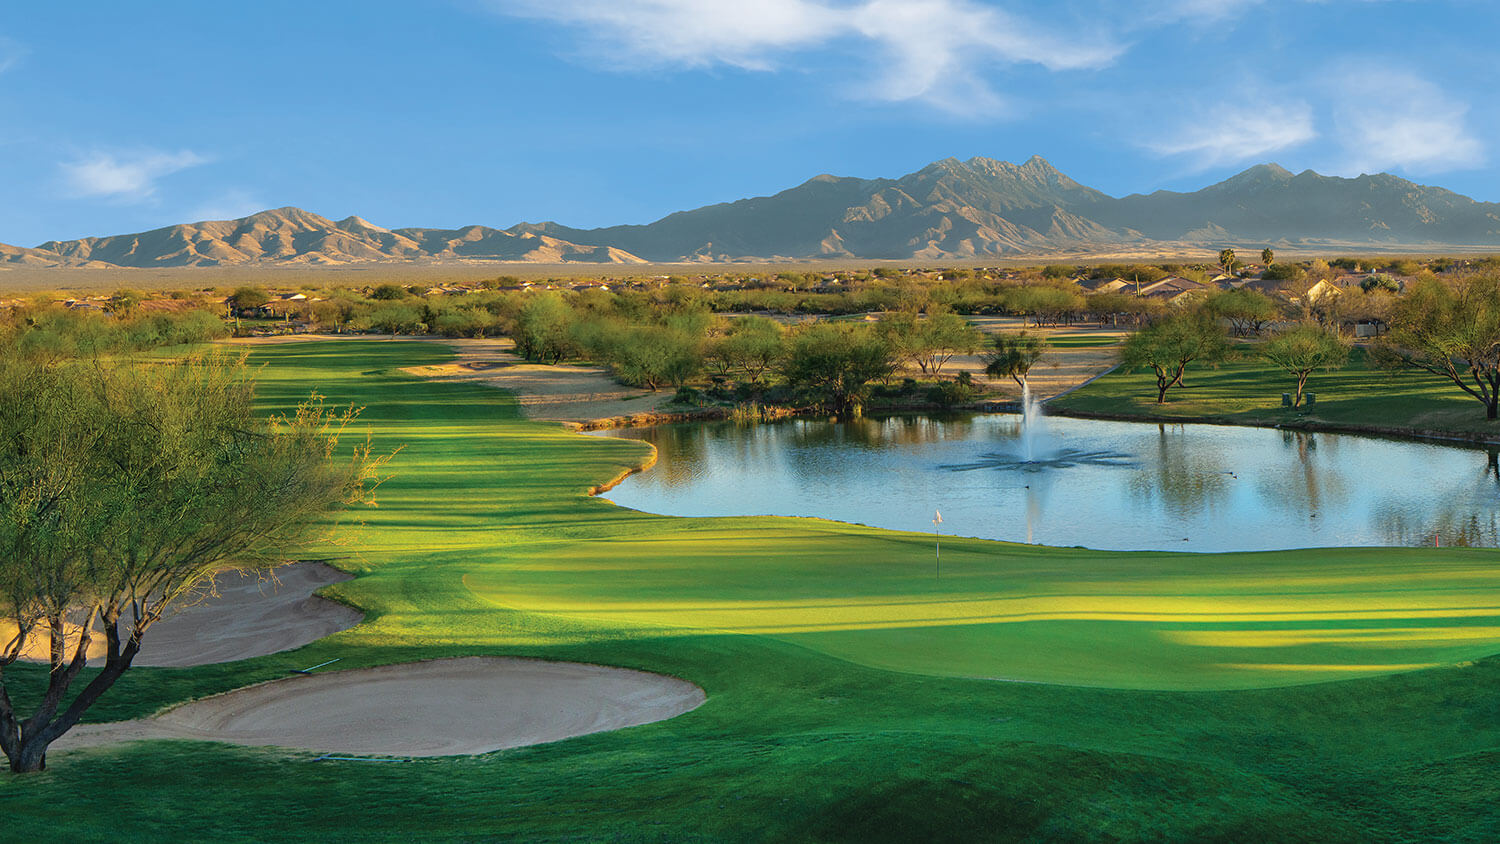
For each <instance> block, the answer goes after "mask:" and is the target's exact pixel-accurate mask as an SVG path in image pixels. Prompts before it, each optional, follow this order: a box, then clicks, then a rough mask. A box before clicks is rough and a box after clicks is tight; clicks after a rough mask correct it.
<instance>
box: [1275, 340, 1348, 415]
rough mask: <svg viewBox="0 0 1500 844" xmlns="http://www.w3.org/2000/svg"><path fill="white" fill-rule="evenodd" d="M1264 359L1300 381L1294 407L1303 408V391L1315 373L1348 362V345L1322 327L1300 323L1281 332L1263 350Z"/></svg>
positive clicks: (1293, 402)
mask: <svg viewBox="0 0 1500 844" xmlns="http://www.w3.org/2000/svg"><path fill="white" fill-rule="evenodd" d="M1260 353H1261V356H1262V357H1264V358H1265V359H1266V360H1268V361H1270V362H1271V363H1272V364H1275V365H1276V366H1277V367H1280V368H1281V369H1283V370H1285V371H1286V372H1287V373H1288V374H1290V375H1291V376H1292V377H1293V378H1295V379H1296V382H1297V392H1296V398H1294V399H1293V400H1292V406H1293V407H1301V406H1302V391H1303V389H1304V388H1305V387H1306V386H1307V378H1308V376H1309V375H1311V374H1312V373H1313V371H1314V370H1318V369H1325V370H1334V369H1338V368H1340V367H1342V366H1343V365H1344V364H1345V363H1347V362H1348V361H1349V342H1348V341H1347V340H1344V339H1343V338H1342V337H1339V336H1338V335H1337V334H1334V333H1332V332H1330V331H1327V330H1325V329H1324V328H1323V327H1322V326H1320V325H1315V324H1311V323H1301V324H1299V325H1297V326H1295V327H1293V328H1290V329H1288V330H1286V331H1282V332H1280V333H1278V334H1277V335H1276V336H1275V337H1272V338H1271V339H1269V340H1267V341H1266V342H1265V343H1264V344H1262V345H1261V347H1260Z"/></svg>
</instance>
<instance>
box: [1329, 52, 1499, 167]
mask: <svg viewBox="0 0 1500 844" xmlns="http://www.w3.org/2000/svg"><path fill="white" fill-rule="evenodd" d="M1334 85H1335V94H1336V96H1337V104H1336V105H1335V107H1334V111H1333V123H1334V128H1335V131H1336V140H1337V141H1338V143H1339V144H1340V146H1342V147H1343V149H1344V164H1343V167H1342V169H1344V170H1346V171H1348V172H1351V173H1354V172H1359V173H1373V172H1377V171H1381V170H1388V169H1391V168H1400V169H1402V170H1406V171H1409V172H1413V173H1441V172H1444V171H1447V170H1458V169H1462V168H1465V167H1474V166H1477V165H1479V164H1481V163H1482V162H1483V161H1484V158H1485V154H1484V145H1483V143H1481V142H1480V140H1479V139H1478V138H1477V137H1475V136H1474V134H1473V133H1472V132H1471V131H1470V129H1469V126H1468V113H1469V107H1468V106H1467V105H1466V104H1464V103H1461V102H1459V101H1457V100H1455V99H1453V98H1451V97H1449V96H1448V95H1447V94H1446V93H1444V92H1443V90H1442V89H1441V88H1439V87H1438V86H1437V85H1434V84H1433V83H1431V82H1428V81H1427V80H1425V79H1422V78H1421V77H1418V76H1415V75H1413V74H1410V73H1404V72H1401V71H1391V70H1382V69H1378V68H1368V67H1363V66H1360V67H1354V66H1350V67H1347V68H1345V69H1344V70H1343V71H1342V72H1340V73H1338V74H1336V75H1335V79H1334Z"/></svg>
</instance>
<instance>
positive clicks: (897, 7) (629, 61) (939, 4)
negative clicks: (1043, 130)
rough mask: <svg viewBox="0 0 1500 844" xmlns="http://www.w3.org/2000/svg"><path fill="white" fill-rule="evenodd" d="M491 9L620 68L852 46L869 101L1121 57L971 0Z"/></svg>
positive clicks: (521, 0)
mask: <svg viewBox="0 0 1500 844" xmlns="http://www.w3.org/2000/svg"><path fill="white" fill-rule="evenodd" d="M490 6H491V7H492V8H494V9H495V10H497V11H499V12H501V13H503V14H507V15H513V16H520V17H529V18H537V19H544V20H552V21H556V22H559V23H563V24H566V25H570V26H574V27H577V28H580V29H582V30H583V31H584V32H585V33H587V34H588V35H589V36H590V44H589V48H588V50H589V54H590V55H591V56H596V57H603V58H606V60H607V61H608V62H609V64H610V65H611V66H612V67H614V68H617V69H630V68H637V67H645V68H652V67H688V68H692V67H711V66H715V65H725V66H731V67H738V68H743V69H747V70H757V71H768V70H774V69H778V68H780V67H782V66H783V65H785V64H789V63H792V62H794V61H795V60H796V58H797V57H798V55H799V54H802V53H805V52H806V51H809V50H814V49H822V48H827V47H830V46H832V45H835V44H841V43H848V44H852V45H854V46H855V47H858V48H859V51H862V52H868V51H870V50H872V49H873V50H874V52H876V53H877V54H878V55H879V57H880V61H879V64H880V66H881V68H882V72H880V73H879V74H877V75H876V77H875V81H874V82H873V83H871V84H870V85H869V86H867V87H866V88H864V89H863V91H862V93H864V94H866V95H868V96H872V97H875V98H879V99H885V100H892V101H908V100H922V101H927V102H930V103H933V104H935V105H938V106H940V107H943V108H946V109H949V110H953V111H965V110H970V109H974V108H987V107H994V106H995V105H996V104H998V102H999V94H998V92H996V90H995V88H994V86H993V84H992V83H991V82H990V81H989V80H988V79H987V78H986V76H985V73H986V71H987V70H991V69H993V68H994V67H996V66H1003V65H1012V64H1021V63H1025V64H1035V65H1040V66H1042V67H1045V68H1048V69H1051V70H1069V69H1077V68H1092V67H1101V66H1105V65H1108V64H1110V63H1111V62H1113V61H1114V60H1115V58H1116V57H1117V56H1118V55H1119V54H1120V53H1121V52H1122V51H1123V49H1124V47H1123V46H1122V45H1120V44H1119V43H1117V42H1115V41H1114V40H1112V39H1110V38H1108V37H1106V36H1103V35H1100V34H1096V33H1090V32H1082V31H1077V30H1076V29H1075V30H1074V31H1069V32H1066V33H1063V32H1052V31H1049V30H1048V29H1047V28H1045V27H1043V26H1040V25H1037V24H1035V23H1032V22H1030V21H1027V20H1025V19H1022V18H1020V17H1018V16H1016V15H1013V14H1010V13H1007V12H1005V11H1002V10H1000V9H998V8H995V7H993V6H987V5H983V4H980V3H977V2H973V0H861V2H855V3H843V4H834V3H831V2H820V1H819V0H755V2H745V0H491V2H490ZM860 73H861V74H863V70H861V71H860Z"/></svg>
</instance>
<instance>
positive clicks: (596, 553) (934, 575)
mask: <svg viewBox="0 0 1500 844" xmlns="http://www.w3.org/2000/svg"><path fill="white" fill-rule="evenodd" d="M518 553H519V554H520V555H521V556H524V557H525V558H526V560H527V562H526V564H525V565H524V566H517V567H507V568H505V569H486V570H483V571H476V572H473V573H471V574H469V575H468V576H467V577H466V578H465V584H466V585H467V586H468V587H469V588H470V589H472V590H474V591H475V593H476V594H478V595H480V596H481V597H483V598H485V599H486V600H488V601H490V602H492V603H494V604H496V605H500V606H506V607H517V608H525V609H527V610H530V611H534V612H539V613H544V614H550V615H555V616H565V617H569V618H572V619H575V620H581V621H587V622H588V623H589V624H592V625H594V626H596V627H597V628H599V629H600V630H601V632H602V631H604V630H610V629H615V630H618V631H621V633H622V634H634V635H639V634H642V633H646V632H650V633H652V634H657V633H660V632H662V631H667V632H671V631H679V632H684V633H686V632H689V631H700V630H703V629H711V630H722V631H729V632H735V633H748V634H756V635H764V636H773V637H776V638H778V639H784V640H787V641H791V642H796V643H798V644H802V645H805V646H807V647H809V648H813V649H815V650H819V651H822V652H825V653H829V654H832V655H835V656H839V657H842V658H844V659H848V660H851V661H854V662H858V663H862V664H865V665H871V666H875V667H880V668H890V669H896V670H900V671H908V672H916V673H924V674H937V675H951V676H967V677H986V678H1003V679H1008V680H1024V681H1036V682H1048V683H1066V684H1075V685H1091V686H1110V687H1119V688H1153V689H1228V688H1251V687H1260V686H1274V685H1287V684H1294V683H1307V682H1315V681H1319V680H1328V679H1334V678H1344V677H1351V676H1359V675H1366V674H1379V673H1390V672H1396V671H1405V670H1411V669H1416V668H1424V667H1428V666H1433V665H1440V664H1447V663H1453V662H1459V661H1464V660H1469V659H1474V658H1478V657H1481V656H1484V655H1486V654H1489V653H1493V652H1495V651H1496V650H1497V649H1500V600H1497V595H1500V592H1497V587H1500V571H1497V570H1496V569H1495V568H1494V567H1493V566H1492V564H1491V559H1492V555H1489V554H1486V553H1484V552H1471V551H1465V550H1441V551H1438V550H1429V549H1392V550H1381V551H1377V552H1371V551H1369V550H1340V549H1331V550H1316V551H1287V552H1274V553H1257V554H1227V555H1191V554H1168V553H1135V554H1121V553H1113V554H1111V553H1106V552H1098V551H1088V550H1082V549H1076V550H1075V549H1048V548H1036V547H1027V546H1018V545H1008V544H1004V543H997V542H982V541H973V540H951V539H950V540H947V541H945V542H944V543H943V553H942V572H941V576H939V574H938V571H937V565H936V561H935V560H934V548H933V540H932V537H930V536H921V535H910V534H892V533H881V532H877V531H873V530H869V529H865V528H860V527H855V526H848V525H836V524H832V523H823V522H818V521H815V520H790V519H766V518H754V519H719V520H701V519H699V520H683V526H682V527H679V528H674V529H669V530H664V531H662V532H659V533H656V534H654V535H652V536H650V537H641V538H633V537H632V538H620V539H613V540H610V541H606V542H601V543H598V544H592V543H567V544H543V545H537V546H534V547H531V548H527V549H524V551H518Z"/></svg>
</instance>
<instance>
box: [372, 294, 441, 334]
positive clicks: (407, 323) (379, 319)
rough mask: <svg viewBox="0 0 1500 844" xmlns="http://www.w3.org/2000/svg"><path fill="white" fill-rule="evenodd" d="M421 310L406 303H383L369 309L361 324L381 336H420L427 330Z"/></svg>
mask: <svg viewBox="0 0 1500 844" xmlns="http://www.w3.org/2000/svg"><path fill="white" fill-rule="evenodd" d="M422 316H423V312H422V308H421V307H419V306H417V305H413V304H409V303H407V302H392V301H383V302H381V303H380V304H378V305H376V306H375V307H374V308H372V309H370V312H369V313H368V314H366V315H365V317H364V319H363V324H364V325H366V326H367V327H369V328H371V329H373V330H375V331H379V332H381V333H383V334H421V333H422V332H424V331H426V330H427V323H425V322H423V321H422Z"/></svg>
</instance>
